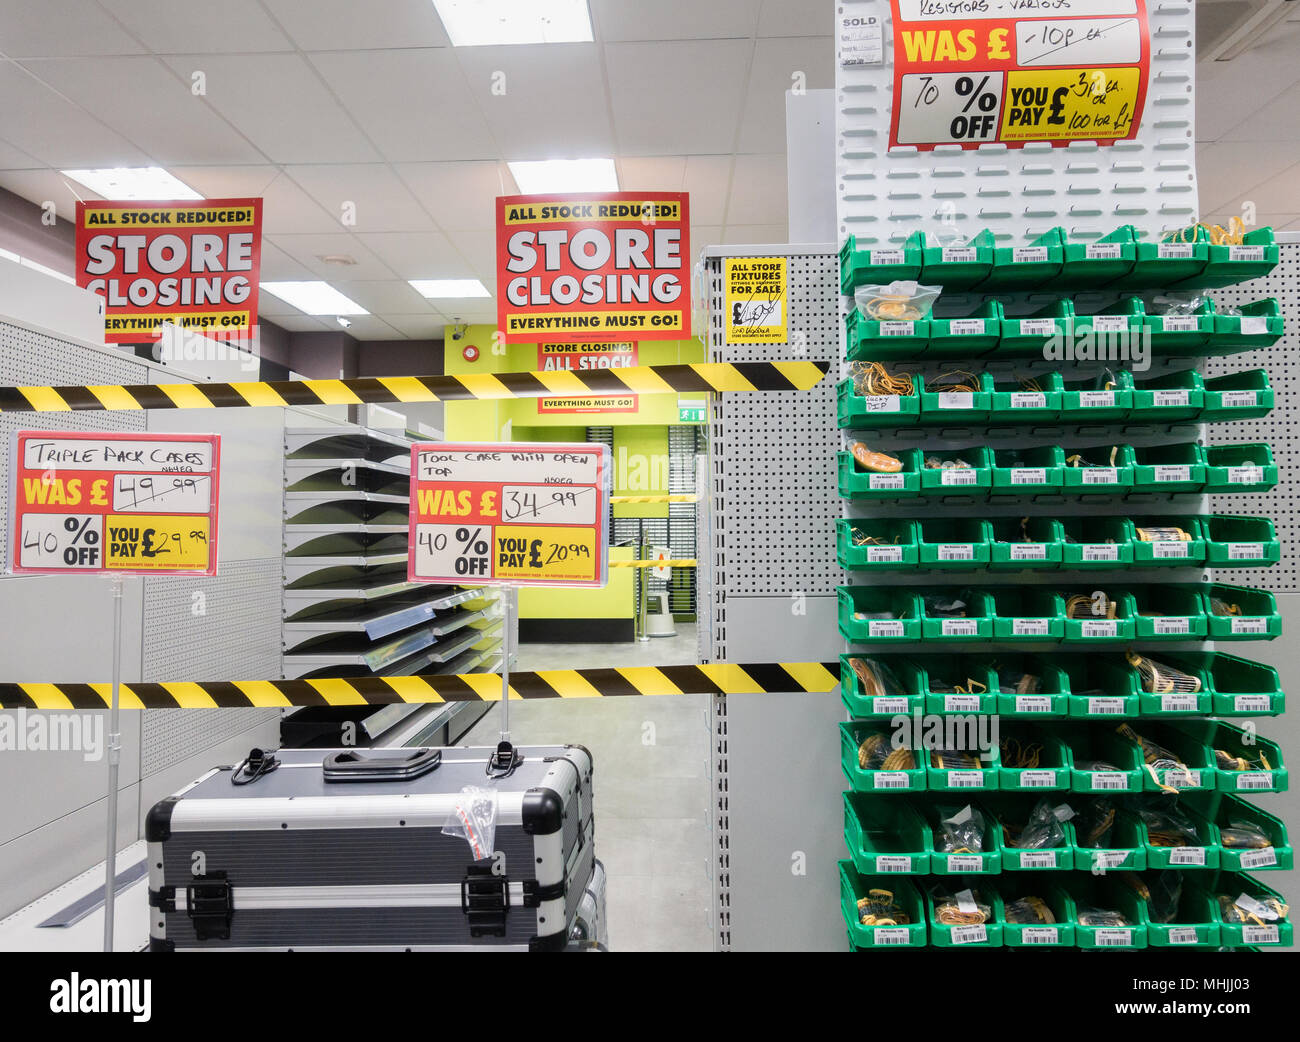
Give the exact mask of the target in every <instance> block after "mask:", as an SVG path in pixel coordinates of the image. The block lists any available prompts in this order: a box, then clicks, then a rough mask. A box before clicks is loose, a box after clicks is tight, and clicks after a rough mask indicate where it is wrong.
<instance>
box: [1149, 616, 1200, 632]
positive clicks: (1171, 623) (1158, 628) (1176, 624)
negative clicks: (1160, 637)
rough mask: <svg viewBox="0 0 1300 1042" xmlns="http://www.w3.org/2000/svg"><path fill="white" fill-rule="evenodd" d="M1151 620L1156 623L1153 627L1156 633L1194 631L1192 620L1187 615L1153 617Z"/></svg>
mask: <svg viewBox="0 0 1300 1042" xmlns="http://www.w3.org/2000/svg"><path fill="white" fill-rule="evenodd" d="M1151 621H1152V622H1153V623H1154V625H1153V626H1152V629H1154V630H1155V632H1156V633H1160V634H1164V635H1166V636H1168V635H1170V634H1174V633H1191V632H1192V620H1191V619H1189V618H1187V617H1186V616H1182V617H1181V618H1175V617H1171V618H1164V619H1152V620H1151Z"/></svg>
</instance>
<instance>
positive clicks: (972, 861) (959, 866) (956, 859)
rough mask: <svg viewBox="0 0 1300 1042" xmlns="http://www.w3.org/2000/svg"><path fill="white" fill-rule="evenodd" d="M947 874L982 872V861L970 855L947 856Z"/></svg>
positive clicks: (976, 856) (980, 858)
mask: <svg viewBox="0 0 1300 1042" xmlns="http://www.w3.org/2000/svg"><path fill="white" fill-rule="evenodd" d="M948 871H949V872H983V871H984V859H983V858H982V857H979V856H978V855H972V854H949V855H948Z"/></svg>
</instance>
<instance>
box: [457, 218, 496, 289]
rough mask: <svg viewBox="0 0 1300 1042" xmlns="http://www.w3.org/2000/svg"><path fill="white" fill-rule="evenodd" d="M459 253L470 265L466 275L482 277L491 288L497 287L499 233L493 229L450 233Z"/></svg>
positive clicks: (484, 283) (484, 282)
mask: <svg viewBox="0 0 1300 1042" xmlns="http://www.w3.org/2000/svg"><path fill="white" fill-rule="evenodd" d="M448 238H449V239H451V241H452V245H454V246H455V247H456V251H457V253H459V254H460V256H462V257H464V258H465V261H466V263H467V264H468V265H469V272H467V273H466V277H467V278H468V277H471V276H472V277H475V278H478V279H481V280H482V282H483V285H485V286H486V287H487V288H488V289H489V290H493V289H495V283H496V268H497V233H496V231H495V229H493V230H461V231H456V232H451V233H449V235H448Z"/></svg>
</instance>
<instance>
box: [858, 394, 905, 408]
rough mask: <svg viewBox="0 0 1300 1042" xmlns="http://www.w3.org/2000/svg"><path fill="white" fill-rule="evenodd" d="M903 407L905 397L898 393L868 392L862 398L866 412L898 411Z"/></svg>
mask: <svg viewBox="0 0 1300 1042" xmlns="http://www.w3.org/2000/svg"><path fill="white" fill-rule="evenodd" d="M902 407H903V399H902V398H901V397H900V396H899V395H897V394H868V395H864V396H863V398H862V408H863V409H864V410H865V411H866V412H898V411H899V410H901V409H902Z"/></svg>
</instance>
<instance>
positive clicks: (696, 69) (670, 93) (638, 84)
mask: <svg viewBox="0 0 1300 1042" xmlns="http://www.w3.org/2000/svg"><path fill="white" fill-rule="evenodd" d="M753 49H754V45H753V43H752V42H751V41H749V40H716V41H701V40H689V41H683V42H676V43H615V44H608V45H607V46H606V47H605V55H606V66H607V69H608V75H609V83H610V94H611V98H612V105H613V111H614V125H615V128H616V130H615V136H616V137H617V139H618V152H619V154H620V155H627V156H646V155H678V154H687V155H697V154H703V155H719V154H722V153H728V152H731V151H733V150H734V144H735V138H736V127H737V123H738V122H739V118H740V107H741V102H742V100H743V97H744V92H745V84H746V82H747V81H748V78H749V60H750V56H751V54H752V52H753ZM782 111H784V109H783V110H782ZM784 138H785V134H784V131H782V133H781V135H780V140H784Z"/></svg>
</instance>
